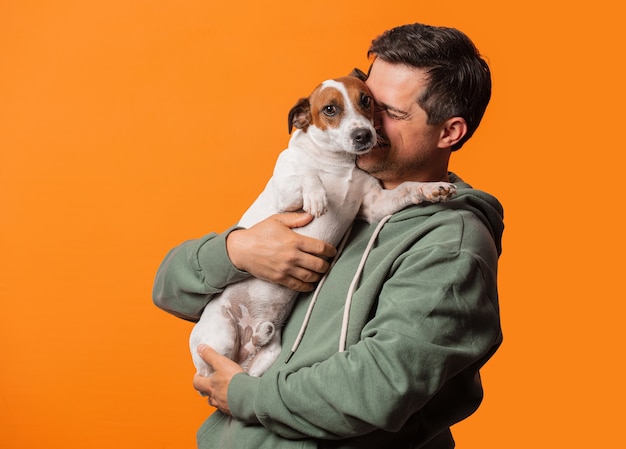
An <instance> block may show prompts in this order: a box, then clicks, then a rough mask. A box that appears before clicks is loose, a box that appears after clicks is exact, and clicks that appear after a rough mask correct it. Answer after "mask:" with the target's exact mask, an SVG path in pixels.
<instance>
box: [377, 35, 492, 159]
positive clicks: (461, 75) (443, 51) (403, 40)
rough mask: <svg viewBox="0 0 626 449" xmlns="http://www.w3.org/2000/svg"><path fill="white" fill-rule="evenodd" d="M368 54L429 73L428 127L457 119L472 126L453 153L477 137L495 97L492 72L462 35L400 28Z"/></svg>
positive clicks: (423, 98) (426, 96) (425, 103)
mask: <svg viewBox="0 0 626 449" xmlns="http://www.w3.org/2000/svg"><path fill="white" fill-rule="evenodd" d="M368 56H374V57H376V58H380V59H382V60H383V61H385V62H388V63H390V64H404V65H407V66H411V67H416V68H419V69H424V70H425V71H426V73H427V74H428V77H429V82H428V86H427V87H426V88H425V89H424V91H423V92H422V95H421V96H420V98H418V99H417V103H418V104H419V105H420V107H421V108H422V109H423V110H424V111H426V113H427V114H428V124H431V125H433V124H439V123H442V122H444V121H445V120H447V119H449V118H451V117H462V118H464V119H465V121H466V122H467V127H468V130H467V134H466V135H465V136H464V137H463V139H461V140H460V141H459V142H458V143H457V144H456V145H455V146H453V147H452V149H453V150H458V149H459V148H461V146H463V144H464V143H465V142H466V141H467V140H468V139H469V138H470V137H471V136H472V135H473V134H474V131H476V128H478V125H479V124H480V121H481V119H482V117H483V114H484V113H485V109H486V108H487V104H488V103H489V99H490V98H491V72H490V70H489V66H488V65H487V63H486V62H485V61H484V60H483V58H482V57H481V56H480V53H479V52H478V50H477V49H476V47H475V46H474V44H473V42H472V41H471V40H470V39H469V38H468V37H467V36H466V35H465V34H463V33H462V32H461V31H459V30H456V29H454V28H446V27H435V26H430V25H423V24H420V23H415V24H411V25H404V26H400V27H397V28H393V29H391V30H388V31H386V32H384V33H383V34H382V35H380V36H379V37H377V38H376V39H374V40H373V41H372V45H371V47H370V49H369V51H368Z"/></svg>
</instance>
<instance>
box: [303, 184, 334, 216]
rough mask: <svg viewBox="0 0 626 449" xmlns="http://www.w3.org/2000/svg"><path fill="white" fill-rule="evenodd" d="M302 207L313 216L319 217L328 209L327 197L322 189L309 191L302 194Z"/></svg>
mask: <svg viewBox="0 0 626 449" xmlns="http://www.w3.org/2000/svg"><path fill="white" fill-rule="evenodd" d="M302 209H304V211H305V212H308V213H309V214H311V215H313V216H315V217H321V216H322V215H324V214H325V213H326V211H327V210H328V199H327V198H326V192H324V191H323V190H322V191H317V192H309V194H307V195H304V201H303V205H302Z"/></svg>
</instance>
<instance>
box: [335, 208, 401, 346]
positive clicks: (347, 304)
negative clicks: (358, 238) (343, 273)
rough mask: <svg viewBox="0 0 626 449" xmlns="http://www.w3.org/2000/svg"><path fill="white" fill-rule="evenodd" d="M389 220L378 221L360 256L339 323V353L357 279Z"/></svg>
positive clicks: (344, 337)
mask: <svg viewBox="0 0 626 449" xmlns="http://www.w3.org/2000/svg"><path fill="white" fill-rule="evenodd" d="M390 218H391V215H387V216H386V217H384V218H383V219H382V220H381V221H380V223H378V226H376V229H375V230H374V233H373V234H372V236H371V237H370V240H369V242H368V243H367V247H366V248H365V251H364V252H363V256H361V262H360V263H359V266H358V268H357V270H356V273H355V275H354V277H353V278H352V283H351V284H350V289H349V290H348V295H347V296H346V302H345V305H344V309H343V322H342V323H341V337H340V339H339V352H343V351H345V350H346V340H347V337H348V321H349V319H350V307H351V305H352V295H353V294H354V290H355V289H356V285H357V283H358V282H359V279H360V278H361V274H362V273H363V267H364V266H365V261H366V260H367V256H369V253H370V251H371V250H372V247H373V246H374V242H375V241H376V238H377V237H378V234H379V233H380V230H381V229H382V227H383V226H384V225H385V223H387V221H389V219H390Z"/></svg>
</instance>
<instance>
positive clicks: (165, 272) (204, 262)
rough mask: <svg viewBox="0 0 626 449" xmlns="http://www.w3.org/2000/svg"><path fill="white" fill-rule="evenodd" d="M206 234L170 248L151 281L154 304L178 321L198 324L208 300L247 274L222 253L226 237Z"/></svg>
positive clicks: (224, 249) (231, 229)
mask: <svg viewBox="0 0 626 449" xmlns="http://www.w3.org/2000/svg"><path fill="white" fill-rule="evenodd" d="M235 229H237V228H236V227H232V228H230V229H228V230H227V231H225V232H224V233H222V234H215V233H212V234H208V235H206V236H204V237H202V238H200V239H196V240H189V241H187V242H184V243H182V244H180V245H179V246H177V247H175V248H174V249H172V250H171V251H170V252H169V253H168V254H167V256H166V257H165V259H164V260H163V262H162V263H161V266H160V267H159V269H158V271H157V275H156V279H155V281H154V287H153V290H152V298H153V301H154V304H155V305H156V306H158V307H159V308H161V309H163V310H165V311H166V312H169V313H171V314H173V315H175V316H177V317H179V318H183V319H186V320H189V321H198V319H199V318H200V315H201V314H202V310H203V309H204V307H205V306H206V305H207V303H208V302H209V301H210V300H211V298H212V297H213V296H215V295H217V294H219V293H221V292H222V291H223V290H224V288H225V287H226V286H227V285H228V284H231V283H234V282H237V281H240V280H242V279H245V278H246V277H248V276H249V274H247V273H245V272H243V271H240V270H238V269H237V268H235V266H233V264H232V262H231V261H230V258H229V257H228V253H227V251H226V237H227V236H228V234H229V233H230V232H232V231H233V230H235Z"/></svg>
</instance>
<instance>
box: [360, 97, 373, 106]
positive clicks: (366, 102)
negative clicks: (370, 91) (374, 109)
mask: <svg viewBox="0 0 626 449" xmlns="http://www.w3.org/2000/svg"><path fill="white" fill-rule="evenodd" d="M361 106H363V107H364V108H365V109H369V108H370V107H371V106H372V97H370V96H369V95H365V94H362V95H361Z"/></svg>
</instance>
